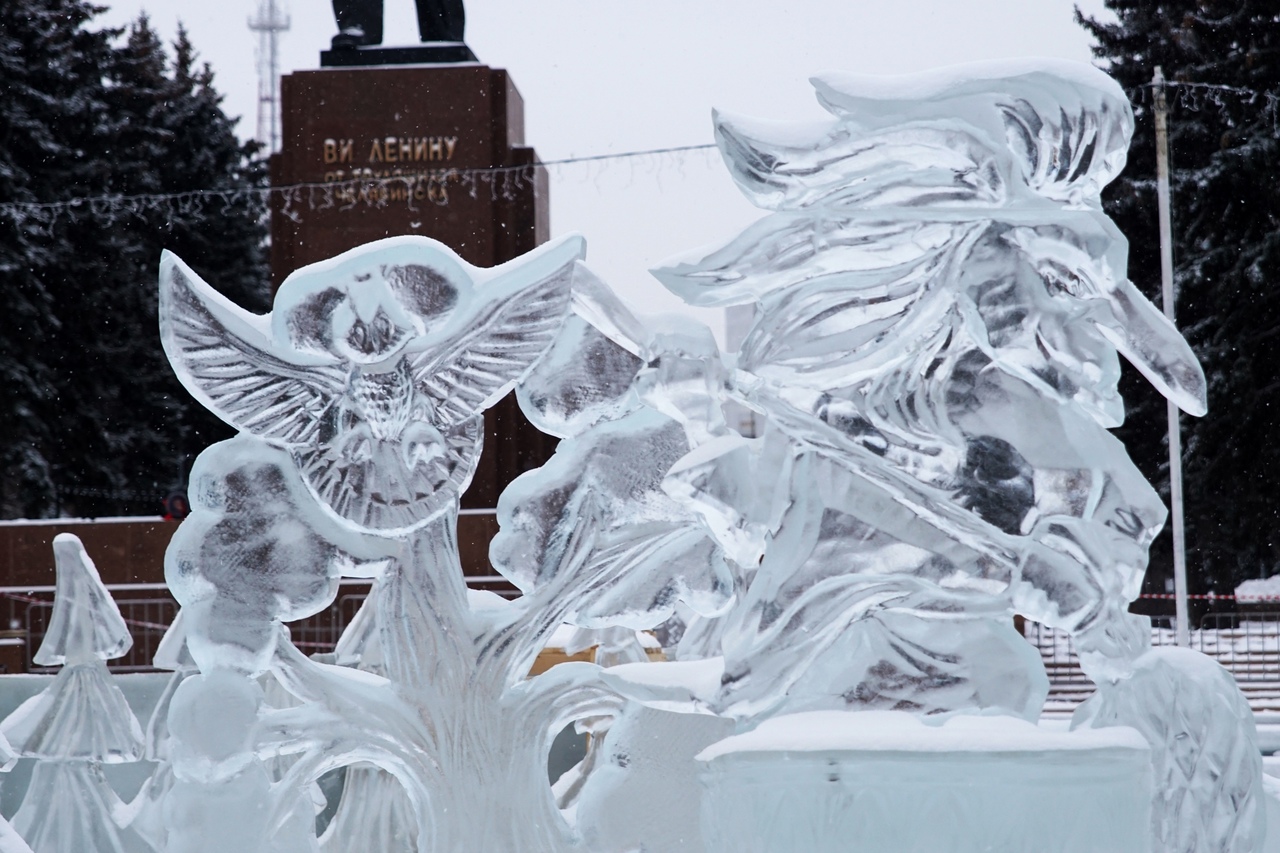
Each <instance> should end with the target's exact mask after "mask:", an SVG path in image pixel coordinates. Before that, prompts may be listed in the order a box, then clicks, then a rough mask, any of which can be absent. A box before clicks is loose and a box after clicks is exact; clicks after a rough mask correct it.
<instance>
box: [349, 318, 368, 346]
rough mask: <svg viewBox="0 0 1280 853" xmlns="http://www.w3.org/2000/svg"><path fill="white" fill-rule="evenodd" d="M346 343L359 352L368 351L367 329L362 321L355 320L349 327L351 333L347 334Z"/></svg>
mask: <svg viewBox="0 0 1280 853" xmlns="http://www.w3.org/2000/svg"><path fill="white" fill-rule="evenodd" d="M347 343H349V344H351V348H352V349H355V350H358V351H360V352H368V351H369V329H368V327H367V326H365V324H364V321H363V320H356V321H355V323H353V324H352V325H351V331H349V332H347Z"/></svg>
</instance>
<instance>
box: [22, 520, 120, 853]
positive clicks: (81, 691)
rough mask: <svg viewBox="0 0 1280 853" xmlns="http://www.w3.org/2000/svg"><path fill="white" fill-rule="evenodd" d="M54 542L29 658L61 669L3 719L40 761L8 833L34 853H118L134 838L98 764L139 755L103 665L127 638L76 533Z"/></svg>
mask: <svg viewBox="0 0 1280 853" xmlns="http://www.w3.org/2000/svg"><path fill="white" fill-rule="evenodd" d="M53 547H54V561H55V564H56V568H57V586H56V591H55V593H54V605H53V616H52V618H51V619H50V620H49V631H48V633H47V634H46V636H45V639H44V642H43V643H42V644H41V646H40V649H39V650H38V651H37V652H36V655H35V660H36V662H37V663H42V664H44V665H46V666H48V665H57V664H62V665H63V666H62V669H61V670H60V671H59V672H58V675H57V676H56V677H55V678H54V679H53V683H52V684H50V685H49V686H48V687H47V688H45V689H44V690H43V691H41V692H40V693H38V694H36V695H35V696H33V697H31V698H30V699H28V700H27V701H26V702H23V703H22V704H21V705H19V706H18V708H17V709H16V710H14V711H13V713H11V714H10V715H9V716H8V717H6V718H5V719H4V721H3V722H2V723H0V733H3V735H4V737H5V738H7V739H8V741H9V742H10V743H12V744H13V747H14V749H15V750H16V751H17V753H18V754H19V755H21V756H23V757H25V758H35V759H39V761H38V762H37V763H36V765H35V768H34V769H33V771H32V775H31V781H30V783H29V785H28V787H27V792H26V795H25V796H24V797H23V800H22V805H21V806H20V807H19V808H18V811H17V813H16V814H15V815H14V818H13V830H15V831H16V832H17V834H18V835H20V836H21V837H22V838H23V839H25V841H26V843H27V844H29V845H30V846H31V849H32V850H34V851H35V853H60V851H67V850H95V851H103V853H125V851H127V850H131V849H133V846H132V845H134V844H136V843H138V842H137V840H136V839H134V838H133V833H132V831H131V830H129V829H127V827H126V826H125V824H127V822H128V815H129V812H128V810H127V809H125V808H124V806H123V804H122V803H121V802H120V800H119V797H117V795H116V793H115V791H114V790H112V788H111V786H110V785H109V784H108V783H107V781H106V779H105V778H104V777H103V774H102V768H101V765H102V764H117V763H123V762H133V761H138V760H139V759H141V758H142V752H143V742H142V729H141V726H140V725H139V724H138V720H137V718H136V717H134V715H133V711H132V710H130V708H129V705H128V703H127V702H126V701H125V698H124V694H123V693H121V692H120V688H119V687H118V686H116V684H115V683H113V681H112V676H111V673H110V672H108V671H107V667H106V661H107V660H111V659H114V658H118V657H120V656H121V655H123V654H124V653H125V652H126V651H128V649H129V647H130V646H131V645H132V644H133V640H132V639H131V638H130V636H129V632H128V629H127V627H126V626H125V622H124V620H123V619H122V618H121V616H120V610H119V608H118V607H117V606H116V604H115V601H114V600H113V599H112V598H111V594H110V593H109V592H108V591H107V589H106V587H105V586H103V584H102V579H101V578H100V577H99V575H98V571H97V569H96V568H95V567H94V565H93V561H92V560H90V559H89V556H88V554H86V553H85V550H84V546H83V545H81V544H80V540H79V539H78V538H76V537H75V536H73V535H71V534H68V533H61V534H59V535H58V536H56V537H55V538H54V542H53ZM3 837H4V836H3V834H0V839H3ZM0 849H5V848H3V846H0ZM18 849H21V848H18Z"/></svg>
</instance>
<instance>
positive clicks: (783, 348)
mask: <svg viewBox="0 0 1280 853" xmlns="http://www.w3.org/2000/svg"><path fill="white" fill-rule="evenodd" d="M814 85H815V87H816V89H817V92H818V98H819V101H820V102H821V103H822V105H823V106H824V107H825V108H826V109H827V110H828V111H829V112H831V113H832V114H833V115H834V117H835V118H834V120H833V121H830V122H828V123H825V124H821V125H815V126H805V127H797V128H794V129H787V130H781V129H779V128H778V126H777V125H767V124H762V123H757V122H753V121H749V120H745V119H740V118H735V117H730V116H725V115H717V117H716V136H717V140H718V142H719V144H720V148H721V151H722V153H723V154H724V156H725V160H726V163H727V164H728V166H729V169H730V171H731V173H732V174H733V177H734V179H735V180H736V181H737V183H738V185H739V187H740V188H741V189H742V190H743V192H744V193H745V194H746V195H747V196H748V198H750V199H751V200H752V201H753V202H755V203H756V204H757V205H759V206H761V207H764V208H766V209H769V210H771V211H772V213H771V215H770V216H768V217H766V218H765V219H763V220H761V221H760V222H758V223H756V224H755V225H753V226H751V227H750V228H748V229H747V231H746V232H744V233H743V234H742V235H741V236H740V237H738V238H737V239H735V240H733V241H731V242H730V243H728V244H727V245H725V246H724V247H722V248H719V249H716V250H714V251H712V252H710V253H708V254H704V255H699V256H697V257H694V258H691V259H689V260H687V261H684V262H680V263H675V264H672V265H669V266H667V267H664V268H662V269H659V270H657V271H656V273H655V274H656V275H657V276H658V277H659V278H660V279H661V280H662V281H663V282H664V283H665V284H666V285H667V286H668V287H669V288H670V289H672V290H673V291H675V292H676V293H678V294H679V295H681V296H682V297H684V298H685V299H686V300H687V301H689V302H690V303H691V304H695V305H734V304H743V303H754V304H755V306H756V311H755V316H756V321H755V323H754V325H753V326H752V327H751V329H750V331H749V332H748V334H747V336H746V339H745V341H744V342H743V344H742V347H741V350H740V351H739V352H738V353H737V354H736V356H734V357H732V358H731V359H728V360H727V361H728V363H729V364H731V365H732V367H733V368H734V369H733V370H732V372H731V376H730V380H729V383H728V388H729V390H728V394H729V396H730V397H733V398H736V399H738V400H739V401H740V402H742V403H743V404H745V405H747V406H749V407H751V408H752V409H754V410H756V411H758V412H761V413H763V415H764V416H765V418H766V420H767V426H766V429H765V432H764V435H763V436H762V437H761V438H759V439H757V440H756V443H757V445H758V447H757V448H755V450H754V452H750V453H744V452H743V451H742V448H740V447H731V448H728V449H727V452H726V453H725V454H724V456H723V457H720V458H716V457H714V456H713V455H708V454H705V453H704V454H702V455H701V457H700V458H697V459H692V460H686V461H685V462H684V463H682V464H681V465H678V466H677V467H676V469H675V470H673V471H672V474H671V475H670V478H669V481H670V482H669V489H670V490H672V491H673V492H678V493H680V494H683V495H684V496H685V499H686V500H687V501H688V502H689V503H690V505H692V506H699V507H700V508H701V509H702V511H703V512H704V514H705V515H706V517H707V518H708V520H709V522H710V524H711V526H712V527H713V528H714V529H718V530H721V531H723V533H722V535H732V534H734V533H735V532H740V531H741V530H743V529H745V526H746V525H748V524H750V523H755V524H757V525H764V526H766V527H769V528H770V529H771V530H772V531H773V532H772V534H771V537H770V538H769V540H768V544H767V546H766V547H765V548H764V549H763V551H764V554H763V560H762V561H761V562H760V564H759V567H758V568H754V567H748V568H747V569H746V571H745V572H744V574H745V583H743V584H742V586H743V587H744V589H743V591H742V593H741V595H740V597H739V600H738V603H737V604H736V605H735V607H734V608H733V609H732V611H731V612H730V613H729V614H728V615H727V616H725V617H723V618H722V620H721V624H720V625H719V626H717V627H716V628H715V629H710V630H709V629H703V630H701V631H697V632H694V636H695V637H697V638H698V642H697V644H696V646H694V647H690V648H688V649H683V650H682V651H684V652H685V653H686V654H687V655H689V656H692V657H700V656H708V655H714V654H717V653H718V654H720V655H722V656H723V660H724V674H723V677H722V679H721V682H720V684H719V686H717V687H716V688H714V689H713V690H712V692H711V693H710V694H707V693H705V692H704V693H702V694H700V695H697V696H696V698H697V700H698V701H699V702H700V703H701V704H703V705H707V706H710V707H711V708H713V709H715V710H716V711H717V712H718V713H722V714H726V715H730V716H733V717H735V718H738V719H740V720H743V721H745V722H747V723H748V724H751V721H759V720H761V719H763V718H765V717H768V716H771V715H774V714H777V713H779V712H794V711H812V710H821V709H839V708H845V709H876V708H884V709H902V710H909V711H913V712H916V713H921V714H930V713H939V712H965V711H980V710H987V711H995V710H999V711H1004V712H1006V713H1012V714H1016V715H1019V716H1023V717H1025V718H1028V719H1034V718H1035V717H1036V716H1037V715H1038V714H1039V712H1040V709H1041V705H1042V702H1043V699H1044V695H1045V690H1046V687H1047V682H1046V680H1045V676H1044V674H1043V668H1042V666H1041V664H1040V661H1039V658H1038V655H1036V654H1034V653H1033V652H1031V650H1030V649H1029V647H1028V645H1027V644H1026V643H1025V642H1024V641H1023V640H1022V638H1021V637H1020V636H1018V635H1017V633H1016V632H1015V631H1014V630H1013V628H1012V622H1011V618H1010V617H1011V615H1012V614H1013V613H1018V614H1021V615H1023V616H1026V617H1027V618H1030V619H1033V620H1036V621H1039V622H1041V623H1044V624H1047V625H1051V626H1055V627H1059V628H1063V629H1066V630H1068V631H1069V632H1070V633H1071V635H1072V638H1073V641H1074V643H1075V646H1076V648H1077V650H1078V651H1079V652H1080V656H1081V660H1082V662H1083V664H1084V666H1085V670H1086V672H1088V673H1089V674H1090V676H1091V677H1093V678H1094V679H1095V681H1097V682H1098V684H1099V696H1098V698H1097V700H1096V703H1101V704H1100V705H1096V707H1092V706H1091V709H1090V708H1087V709H1082V714H1081V715H1080V716H1079V717H1078V719H1077V724H1094V725H1133V726H1135V727H1137V728H1139V729H1140V730H1141V731H1143V732H1144V733H1146V734H1147V735H1148V737H1149V739H1150V740H1152V747H1153V750H1154V752H1155V755H1156V758H1155V761H1156V763H1157V766H1158V767H1160V768H1167V769H1166V770H1162V773H1163V777H1162V779H1161V781H1162V782H1163V783H1164V784H1165V785H1166V786H1168V787H1166V790H1165V793H1163V794H1161V795H1160V798H1158V802H1157V804H1156V809H1155V812H1154V817H1153V821H1154V829H1153V835H1154V838H1155V839H1156V843H1157V847H1158V848H1159V849H1169V848H1171V847H1177V848H1178V849H1206V850H1207V849H1251V847H1250V846H1249V845H1251V844H1253V843H1255V842H1256V840H1257V832H1258V824H1257V819H1258V817H1259V801H1258V792H1259V790H1260V787H1259V785H1260V781H1259V774H1260V764H1259V761H1258V758H1257V752H1256V749H1252V743H1253V733H1252V720H1251V717H1250V716H1249V715H1248V713H1247V710H1248V709H1247V705H1245V703H1244V702H1243V700H1242V698H1241V697H1240V696H1239V692H1238V690H1236V689H1235V688H1234V685H1233V684H1232V683H1231V680H1230V678H1229V677H1227V678H1221V679H1216V680H1215V679H1212V678H1207V677H1205V676H1203V675H1198V674H1196V673H1197V671H1198V670H1197V669H1196V667H1191V666H1188V665H1186V664H1185V662H1184V665H1182V666H1179V663H1178V661H1177V660H1176V659H1170V658H1161V657H1159V656H1156V657H1153V656H1152V655H1151V654H1147V653H1146V649H1147V647H1148V645H1149V642H1150V626H1149V620H1148V619H1146V618H1145V617H1139V616H1136V615H1133V614H1130V613H1128V604H1129V602H1130V601H1132V600H1133V599H1135V598H1136V597H1137V595H1138V592H1139V589H1140V586H1141V581H1142V576H1143V572H1144V570H1145V567H1146V560H1147V548H1148V546H1149V545H1150V543H1151V540H1152V538H1153V537H1154V536H1155V534H1156V533H1157V532H1158V531H1159V529H1160V527H1161V526H1162V524H1163V522H1164V519H1165V515H1166V513H1165V509H1164V507H1163V506H1162V505H1161V503H1160V501H1159V499H1158V497H1157V495H1156V493H1155V492H1154V490H1153V489H1152V488H1151V487H1150V486H1149V485H1148V484H1147V483H1146V481H1145V480H1144V479H1143V478H1142V477H1141V475H1140V474H1139V472H1138V471H1137V469H1136V468H1135V467H1134V466H1133V464H1132V462H1131V461H1130V460H1129V458H1128V456H1127V454H1126V453H1125V451H1124V448H1123V446H1121V445H1120V443H1119V442H1118V441H1116V439H1114V438H1113V437H1112V436H1111V435H1110V434H1109V433H1108V432H1107V429H1106V428H1107V427H1112V426H1116V425H1118V424H1119V423H1120V422H1121V421H1122V419H1123V416H1124V409H1123V402H1122V400H1121V399H1120V397H1119V394H1118V393H1117V387H1116V386H1117V380H1118V378H1119V363H1118V359H1117V354H1122V355H1124V356H1125V357H1126V358H1127V359H1128V360H1129V361H1130V362H1131V363H1132V364H1133V365H1134V366H1135V367H1137V368H1138V369H1139V370H1140V371H1141V372H1142V373H1143V375H1144V376H1146V377H1147V378H1148V379H1149V380H1150V381H1151V382H1152V383H1153V384H1154V385H1155V386H1156V387H1157V388H1158V389H1159V390H1160V391H1161V392H1162V393H1163V394H1164V395H1165V396H1167V397H1168V398H1169V399H1170V400H1172V401H1173V402H1174V403H1176V404H1177V405H1178V406H1179V407H1181V408H1182V409H1184V410H1185V411H1187V412H1189V413H1191V414H1202V413H1203V412H1204V411H1205V408H1206V404H1205V384H1204V378H1203V375H1202V373H1201V371H1200V368H1199V366H1198V364H1197V362H1196V359H1195V357H1194V355H1193V354H1192V352H1191V350H1190V349H1189V347H1188V346H1187V345H1186V343H1185V342H1184V341H1183V340H1182V338H1181V336H1180V335H1179V334H1178V332H1177V331H1176V329H1175V328H1174V327H1173V325H1172V324H1171V323H1169V322H1168V321H1167V320H1166V319H1165V318H1164V316H1163V315H1162V314H1161V313H1160V312H1159V311H1157V310H1156V309H1155V308H1154V307H1153V306H1152V305H1151V304H1150V303H1149V302H1147V300H1146V299H1145V298H1144V297H1143V296H1142V295H1141V294H1140V293H1139V292H1138V291H1137V289H1136V288H1135V287H1134V286H1133V284H1132V283H1131V282H1129V281H1128V279H1127V278H1126V277H1125V267H1126V251H1127V244H1126V241H1125V240H1124V238H1123V236H1122V235H1121V234H1120V233H1119V232H1118V231H1117V230H1116V228H1115V226H1114V225H1113V224H1112V222H1111V221H1110V219H1109V218H1108V217H1107V216H1106V214H1105V213H1103V211H1102V209H1101V202H1100V198H1099V192H1100V191H1101V189H1102V188H1103V186H1105V185H1106V183H1107V182H1108V181H1109V180H1111V179H1112V178H1113V177H1114V176H1115V175H1116V174H1117V173H1118V172H1119V171H1120V169H1121V168H1122V167H1123V165H1124V158H1125V152H1126V150H1127V147H1128V142H1129V138H1130V135H1131V132H1132V116H1131V113H1130V110H1129V106H1128V102H1127V100H1126V98H1125V96H1124V93H1123V92H1122V91H1121V89H1120V88H1119V86H1117V85H1116V84H1115V83H1114V81H1112V80H1111V79H1110V78H1108V77H1106V76H1105V75H1104V74H1102V73H1101V72H1098V71H1095V70H1093V69H1091V68H1088V67H1087V66H1076V65H1071V64H1063V63H1052V62H1030V63H998V64H991V65H980V66H965V67H961V68H957V69H954V70H953V71H945V72H938V73H933V74H926V75H918V76H914V77H910V78H902V79H898V80H892V79H890V80H883V79H876V78H865V77H857V76H853V75H830V76H826V77H821V78H816V79H815V80H814ZM779 446H780V447H782V448H784V449H782V450H779V449H778V448H779ZM779 460H781V461H779ZM744 469H750V470H752V472H753V473H752V476H750V477H748V478H743V477H742V476H741V474H740V471H741V470H744ZM763 483H778V484H779V487H780V488H782V489H784V490H785V491H786V493H787V496H788V499H789V501H790V504H789V506H788V508H787V509H786V511H785V514H784V515H783V516H782V518H781V520H780V523H776V524H771V523H770V520H769V519H768V518H764V517H759V516H757V517H754V518H753V517H752V515H751V513H749V512H740V513H738V514H736V516H733V517H732V519H731V521H732V523H730V524H727V525H726V523H725V519H726V518H728V517H729V516H726V513H725V509H724V507H725V505H726V503H727V504H729V505H731V506H737V507H739V508H744V507H747V506H749V505H750V504H751V503H752V502H756V503H758V497H753V496H752V495H751V494H750V489H751V488H752V486H751V484H757V485H756V487H757V488H758V484H763ZM726 489H729V490H730V491H729V492H727V493H726V491H725V490H726ZM726 494H728V495H729V498H728V499H727V500H726ZM724 544H726V545H728V544H729V543H728V542H725V543H724ZM708 640H709V642H708ZM1198 666H1199V667H1201V668H1203V667H1215V666H1216V665H1214V664H1212V663H1211V662H1209V661H1207V659H1201V663H1200V664H1199V665H1198ZM1153 679H1154V680H1155V682H1163V683H1166V684H1168V685H1170V687H1169V688H1168V689H1171V690H1181V691H1183V696H1184V701H1185V702H1187V703H1189V704H1190V705H1191V706H1193V707H1194V706H1203V707H1205V708H1208V707H1210V706H1215V707H1216V706H1219V705H1220V706H1221V707H1222V708H1224V709H1231V711H1230V713H1228V714H1226V715H1223V716H1221V717H1220V719H1222V720H1223V723H1222V725H1223V729H1222V731H1221V732H1219V733H1217V734H1215V735H1208V734H1205V733H1204V730H1203V729H1195V727H1194V726H1191V725H1189V724H1171V725H1169V726H1165V727H1161V726H1159V725H1153V724H1152V723H1151V720H1155V719H1162V718H1163V715H1164V714H1165V713H1166V709H1165V708H1164V707H1162V706H1160V705H1159V704H1158V703H1159V700H1158V699H1156V698H1155V697H1156V695H1158V694H1157V693H1155V692H1152V693H1151V694H1150V696H1149V698H1146V699H1143V698H1141V696H1142V695H1143V694H1142V692H1141V691H1140V690H1138V688H1137V686H1136V685H1138V684H1139V683H1147V682H1149V681H1152V680H1153ZM649 680H650V681H652V680H653V679H649ZM1155 682H1152V683H1155ZM1175 684H1176V685H1178V686H1177V687H1173V686H1172V685H1175ZM661 692H662V691H657V693H658V694H661ZM668 692H669V691H668ZM694 692H695V694H696V693H697V691H696V690H695V691H694ZM1121 696H1123V697H1124V698H1120V697H1121ZM1108 697H1112V698H1108ZM655 698H656V697H655ZM666 698H668V699H670V696H668V697H666ZM1242 709H1243V710H1242ZM1192 716H1193V717H1195V716H1197V714H1196V713H1195V712H1192ZM1197 718H1198V717H1197ZM1192 730H1194V731H1195V732H1196V733H1195V734H1191V732H1192ZM1188 735H1190V736H1191V737H1193V738H1194V739H1195V742H1196V744H1197V745H1196V746H1195V747H1194V749H1195V750H1197V751H1199V750H1203V751H1204V752H1203V757H1204V758H1205V760H1204V762H1203V763H1198V764H1197V765H1196V766H1195V767H1189V766H1183V764H1182V763H1178V762H1174V761H1173V759H1172V757H1171V756H1172V755H1173V754H1174V752H1175V751H1183V750H1185V749H1186V748H1187V747H1186V741H1185V738H1186V737H1187V736H1188ZM1210 777H1212V781H1211V779H1210ZM1215 784H1216V785H1219V786H1220V787H1219V788H1217V789H1214V788H1213V785H1215ZM1171 791H1177V792H1179V793H1177V794H1174V793H1171ZM1184 797H1186V798H1191V800H1196V799H1197V798H1199V805H1198V808H1200V809H1202V810H1203V812H1204V814H1205V815H1206V819H1210V818H1212V819H1211V820H1210V821H1209V822H1210V825H1211V826H1213V827H1214V829H1212V830H1209V831H1208V832H1206V833H1205V834H1206V835H1210V836H1214V837H1213V838H1212V840H1211V841H1210V842H1206V843H1209V844H1210V845H1211V846H1197V845H1198V844H1199V841H1193V840H1192V836H1190V835H1188V834H1187V833H1188V830H1187V829H1186V827H1187V825H1188V824H1187V822H1186V821H1180V820H1179V818H1178V817H1177V813H1178V810H1179V809H1180V808H1182V807H1183V806H1184V805H1185V804H1184V803H1183V802H1182V801H1183V798H1184ZM1228 815H1233V816H1235V817H1234V819H1233V818H1230V817H1228ZM1214 833H1218V834H1217V835H1214Z"/></svg>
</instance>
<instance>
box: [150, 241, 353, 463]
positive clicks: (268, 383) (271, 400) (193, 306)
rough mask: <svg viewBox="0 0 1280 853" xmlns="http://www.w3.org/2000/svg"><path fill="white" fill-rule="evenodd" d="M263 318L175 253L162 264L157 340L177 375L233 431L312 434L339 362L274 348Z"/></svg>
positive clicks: (337, 377)
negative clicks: (207, 279)
mask: <svg viewBox="0 0 1280 853" xmlns="http://www.w3.org/2000/svg"><path fill="white" fill-rule="evenodd" d="M268 328H269V325H268V320H267V318H266V317H259V316H258V315H255V314H250V313H249V312H247V311H245V310H244V309H243V308H240V307H239V306H238V305H236V304H234V303H233V302H231V301H230V300H228V299H227V298H226V297H224V296H223V295H222V294H220V293H218V292H217V291H216V290H214V289H213V288H212V287H210V286H209V285H208V284H207V283H205V282H204V281H203V280H202V279H201V278H200V277H199V276H198V275H196V274H195V273H194V272H193V271H192V270H191V268H190V267H188V266H187V265H186V264H184V263H183V262H182V261H181V260H180V259H179V258H178V257H177V256H176V255H174V254H172V253H169V252H165V253H164V257H163V259H162V260H161V262H160V337H161V340H162V341H163V343H164V350H165V353H166V354H167V355H168V356H169V362H170V364H172V365H173V369H174V372H175V373H177V375H178V379H179V380H180V381H181V382H182V384H183V385H184V386H186V388H187V390H188V391H190V392H191V394H192V396H194V397H195V398H196V399H197V400H199V401H200V402H201V403H202V404H203V405H204V406H205V407H206V408H208V409H209V411H211V412H213V413H214V414H215V415H217V416H218V417H220V418H222V419H223V420H224V421H226V422H227V423H229V424H231V426H233V427H235V428H236V429H239V430H243V431H245V432H249V433H252V434H253V435H257V436H261V437H262V438H266V439H269V440H273V441H277V442H280V443H282V444H304V443H308V442H311V441H313V440H314V439H315V437H316V432H317V429H318V427H319V423H320V419H321V418H322V417H323V416H324V413H325V411H326V410H327V409H328V408H329V406H330V405H331V404H332V402H333V401H334V399H335V398H336V397H337V396H338V395H339V394H340V393H341V391H342V389H343V388H344V387H345V385H344V377H345V372H344V371H343V369H342V365H341V363H340V362H339V361H338V360H336V359H333V360H323V359H320V358H316V357H312V356H307V355H303V354H301V353H298V354H297V355H296V357H295V356H294V355H293V354H292V353H291V354H290V355H289V357H288V358H286V357H284V356H283V355H282V354H280V353H278V352H276V351H275V350H276V349H277V348H276V347H274V346H273V345H272V342H271V337H270V335H269V333H268V331H267V330H268Z"/></svg>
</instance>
